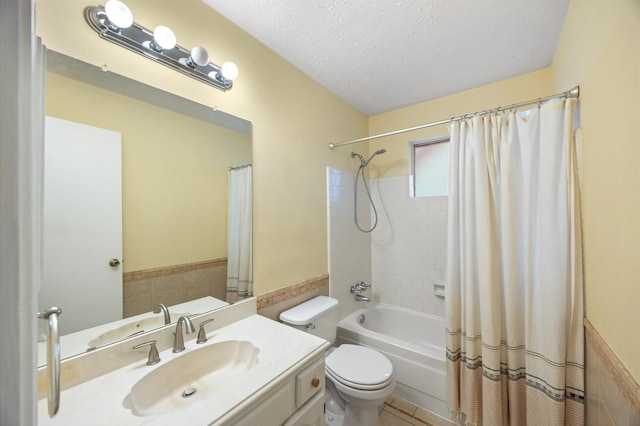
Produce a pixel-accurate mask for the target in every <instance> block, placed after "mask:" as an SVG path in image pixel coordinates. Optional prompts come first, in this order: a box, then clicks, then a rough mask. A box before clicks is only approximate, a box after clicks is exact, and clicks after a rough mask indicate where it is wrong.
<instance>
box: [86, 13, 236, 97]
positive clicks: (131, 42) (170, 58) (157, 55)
mask: <svg viewBox="0 0 640 426" xmlns="http://www.w3.org/2000/svg"><path fill="white" fill-rule="evenodd" d="M85 18H86V20H87V23H88V24H89V25H90V26H91V28H93V29H94V30H95V31H96V32H97V33H98V34H99V35H100V37H102V38H104V39H106V40H108V41H110V42H112V43H115V44H117V45H119V46H121V47H124V48H125V49H128V50H130V51H132V52H136V53H138V54H140V55H142V56H145V57H147V58H149V59H152V60H154V61H156V62H159V63H161V64H163V65H166V66H167V67H169V68H172V69H174V70H176V71H179V72H181V73H183V74H185V75H188V76H189V77H191V78H195V79H196V80H199V81H201V82H203V83H206V84H208V85H210V86H213V87H215V88H217V89H220V90H222V91H225V92H226V91H227V90H230V89H231V88H232V87H233V81H232V80H231V79H228V78H225V77H224V75H223V72H222V67H220V66H218V65H216V64H214V63H211V62H209V60H208V54H207V53H206V50H205V49H204V48H202V47H195V48H194V51H195V50H196V49H198V52H197V53H198V56H199V58H198V59H196V60H194V58H192V52H194V51H189V50H187V49H185V48H184V47H182V46H180V45H177V44H176V45H175V47H173V48H171V49H162V48H160V47H159V46H158V45H157V44H156V43H155V42H154V35H153V32H152V31H150V30H149V29H147V28H145V27H143V26H142V25H139V24H137V23H135V22H133V23H132V24H131V26H129V27H127V28H121V27H118V26H116V25H114V23H112V22H110V21H109V19H108V18H107V13H106V12H105V8H104V6H89V7H87V8H86V9H85ZM203 52H204V54H203ZM203 56H204V60H202V59H203ZM196 62H197V63H196ZM232 65H233V64H232ZM233 67H234V68H235V65H233ZM236 73H237V68H236Z"/></svg>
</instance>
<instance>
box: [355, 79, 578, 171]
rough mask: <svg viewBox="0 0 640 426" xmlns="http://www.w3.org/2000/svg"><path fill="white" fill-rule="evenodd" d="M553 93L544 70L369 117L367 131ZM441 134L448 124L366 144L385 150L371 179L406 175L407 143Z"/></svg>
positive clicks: (445, 133)
mask: <svg viewBox="0 0 640 426" xmlns="http://www.w3.org/2000/svg"><path fill="white" fill-rule="evenodd" d="M568 89H569V88H566V89H564V90H568ZM553 93H554V92H553V87H552V80H551V70H550V69H549V68H545V69H542V70H539V71H535V72H532V73H529V74H524V75H521V76H518V77H514V78H511V79H508V80H503V81H499V82H497V83H492V84H487V85H485V86H481V87H478V88H475V89H471V90H466V91H464V92H460V93H456V94H453V95H450V96H445V97H442V98H438V99H434V100H432V101H429V102H423V103H421V104H417V105H413V106H409V107H406V108H402V109H398V110H395V111H391V112H388V113H385V114H380V115H377V116H374V117H371V118H370V120H369V132H370V134H371V135H374V134H378V133H385V132H389V131H392V130H398V129H404V128H407V127H413V126H418V125H420V124H425V123H430V122H433V121H440V120H445V119H447V118H450V117H454V116H460V115H463V114H469V113H473V112H476V111H482V110H485V109H488V108H495V107H498V106H503V105H510V104H513V103H517V102H521V101H525V100H529V99H536V98H538V97H541V96H546V95H551V94H553ZM442 135H448V131H447V125H443V126H437V127H431V128H428V129H423V130H419V131H415V132H410V133H403V134H400V135H396V136H391V137H387V138H383V139H377V140H373V141H371V142H369V144H370V146H369V151H370V152H371V153H373V152H374V151H376V150H378V149H380V148H386V149H387V153H386V154H384V155H381V156H378V157H376V160H375V161H374V162H372V163H371V166H369V168H370V169H371V176H372V177H378V176H401V175H406V174H408V173H409V165H408V158H409V145H408V144H409V141H413V140H418V139H425V138H432V137H435V136H442ZM343 149H345V148H343Z"/></svg>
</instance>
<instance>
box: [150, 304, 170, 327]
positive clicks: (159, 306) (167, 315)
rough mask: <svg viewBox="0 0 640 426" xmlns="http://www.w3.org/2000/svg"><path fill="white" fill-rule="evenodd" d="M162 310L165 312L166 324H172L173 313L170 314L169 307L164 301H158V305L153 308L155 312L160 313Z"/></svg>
mask: <svg viewBox="0 0 640 426" xmlns="http://www.w3.org/2000/svg"><path fill="white" fill-rule="evenodd" d="M160 311H162V313H163V314H164V325H167V324H171V315H169V308H167V307H166V306H164V305H163V304H162V303H158V306H156V307H155V309H154V310H153V313H154V314H159V313H160Z"/></svg>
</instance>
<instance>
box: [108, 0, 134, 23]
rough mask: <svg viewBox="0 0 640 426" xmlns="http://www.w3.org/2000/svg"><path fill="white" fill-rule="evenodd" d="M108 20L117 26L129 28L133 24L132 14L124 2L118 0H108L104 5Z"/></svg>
mask: <svg viewBox="0 0 640 426" xmlns="http://www.w3.org/2000/svg"><path fill="white" fill-rule="evenodd" d="M104 11H105V13H106V14H107V19H109V22H110V23H112V24H113V25H115V26H116V27H118V28H129V27H130V26H131V24H133V14H132V13H131V10H129V8H128V7H127V5H126V4H124V3H122V2H121V1H119V0H109V1H107V3H106V4H105V5H104Z"/></svg>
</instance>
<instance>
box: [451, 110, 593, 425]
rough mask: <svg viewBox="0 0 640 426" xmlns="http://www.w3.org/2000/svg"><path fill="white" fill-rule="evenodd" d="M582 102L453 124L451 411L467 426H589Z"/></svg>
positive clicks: (476, 118)
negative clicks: (577, 124)
mask: <svg viewBox="0 0 640 426" xmlns="http://www.w3.org/2000/svg"><path fill="white" fill-rule="evenodd" d="M575 102H576V101H575V100H574V99H568V100H566V101H565V100H554V101H551V102H548V103H545V104H543V105H542V106H541V107H538V108H533V109H532V110H529V111H526V112H524V113H515V111H512V112H510V113H508V114H491V115H485V116H479V117H474V118H472V119H470V120H464V121H461V122H455V123H453V124H452V126H451V129H450V131H451V146H450V183H449V187H450V192H449V221H448V254H447V282H446V298H445V300H446V311H447V314H446V325H447V382H448V403H449V408H450V410H451V411H452V412H454V413H458V414H462V415H464V416H465V421H466V422H467V424H471V425H478V424H483V425H513V426H516V425H529V426H531V425H544V426H550V425H564V424H567V425H581V424H583V418H584V368H583V358H584V355H583V341H584V335H583V282H582V258H581V250H582V249H581V241H580V232H581V231H580V229H581V228H580V226H581V224H580V212H579V206H580V203H579V190H578V182H577V166H576V156H575V148H574V144H573V137H572V135H573V118H574V117H573V114H574V105H575Z"/></svg>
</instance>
